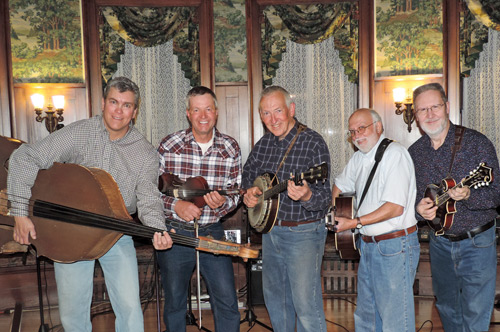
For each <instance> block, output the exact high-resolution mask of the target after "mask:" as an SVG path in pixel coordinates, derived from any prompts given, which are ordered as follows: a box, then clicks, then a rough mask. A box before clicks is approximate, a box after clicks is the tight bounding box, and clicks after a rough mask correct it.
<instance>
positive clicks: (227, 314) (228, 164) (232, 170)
mask: <svg viewBox="0 0 500 332" xmlns="http://www.w3.org/2000/svg"><path fill="white" fill-rule="evenodd" d="M186 115H187V117H188V119H189V121H190V123H191V127H190V128H188V129H185V130H181V131H178V132H176V133H173V134H170V135H168V136H167V137H165V138H164V139H163V141H162V142H161V143H160V146H159V148H158V152H159V153H160V155H161V159H160V171H161V173H167V172H168V173H172V174H174V175H177V176H178V177H179V178H180V179H181V180H182V181H185V180H187V179H188V178H191V177H195V176H202V177H203V178H205V180H206V181H207V183H208V185H209V187H210V189H213V190H221V189H232V188H239V187H240V185H241V151H240V147H239V146H238V143H237V142H236V140H234V139H233V138H232V137H229V136H227V135H224V134H222V133H220V132H219V131H218V130H217V129H216V128H215V124H216V122H217V115H218V113H217V98H216V96H215V94H214V93H213V91H212V90H210V89H209V88H206V87H203V86H200V87H195V88H193V89H191V90H190V91H189V92H188V95H187V98H186ZM203 198H204V200H205V202H206V205H205V206H204V207H202V208H199V207H197V206H196V205H195V204H193V203H191V202H188V201H184V200H181V199H178V198H174V197H169V196H164V197H163V200H164V210H165V216H166V218H167V228H168V229H169V230H170V229H175V231H176V232H177V233H178V234H183V235H188V236H194V220H195V219H196V220H197V221H198V223H199V235H200V236H211V237H213V238H214V239H216V240H221V239H222V238H223V236H224V229H223V228H222V224H221V223H220V222H219V220H220V218H222V217H223V216H225V215H226V214H227V213H229V212H230V211H232V210H234V209H235V208H236V206H237V204H238V201H239V196H238V195H234V196H222V195H220V194H219V193H218V192H217V191H212V192H210V193H208V194H206V195H204V196H203ZM158 262H159V265H160V271H161V280H162V284H163V290H164V292H165V308H164V313H163V317H164V320H165V325H166V327H167V331H175V332H182V331H185V330H186V307H187V296H188V285H189V280H190V278H191V275H192V273H193V270H194V268H195V264H196V254H195V250H194V249H193V248H188V247H185V246H182V245H174V246H173V247H172V248H171V249H170V250H166V251H159V252H158ZM200 272H201V274H202V275H203V279H204V280H205V284H206V285H207V289H208V292H209V295H210V305H211V307H212V311H213V313H214V323H215V330H216V331H224V332H226V331H228V332H230V331H234V332H236V331H239V330H240V327H239V326H240V314H239V311H238V302H237V298H236V290H235V285H234V272H233V265H232V260H231V258H230V257H229V256H224V255H220V256H215V255H212V254H210V253H200Z"/></svg>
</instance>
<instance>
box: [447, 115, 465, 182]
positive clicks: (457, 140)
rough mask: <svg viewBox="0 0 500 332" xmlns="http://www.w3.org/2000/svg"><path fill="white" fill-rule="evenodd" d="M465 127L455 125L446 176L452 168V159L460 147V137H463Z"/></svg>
mask: <svg viewBox="0 0 500 332" xmlns="http://www.w3.org/2000/svg"><path fill="white" fill-rule="evenodd" d="M464 132H465V127H464V126H459V125H455V142H454V144H453V149H452V153H451V161H450V169H449V170H448V176H447V177H451V170H452V169H453V161H455V154H456V153H457V151H458V150H459V149H460V146H461V145H462V138H463V137H464Z"/></svg>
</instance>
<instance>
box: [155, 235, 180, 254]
mask: <svg viewBox="0 0 500 332" xmlns="http://www.w3.org/2000/svg"><path fill="white" fill-rule="evenodd" d="M173 233H175V231H174V232H173ZM172 244H173V242H172V239H171V238H170V235H168V232H167V231H164V232H163V234H162V233H160V232H156V233H155V235H154V236H153V246H154V247H155V249H156V250H165V249H168V248H171V247H172Z"/></svg>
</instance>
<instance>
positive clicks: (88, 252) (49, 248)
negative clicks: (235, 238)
mask: <svg viewBox="0 0 500 332" xmlns="http://www.w3.org/2000/svg"><path fill="white" fill-rule="evenodd" d="M20 144H21V142H19V141H17V142H16V141H12V140H11V139H8V138H6V137H0V161H1V162H2V163H3V165H4V168H3V169H2V170H1V171H0V173H1V174H0V187H1V188H2V190H1V193H0V206H1V208H0V214H1V216H0V225H3V227H0V233H1V234H2V236H0V239H2V240H3V241H5V240H4V239H6V238H7V236H9V237H10V239H12V230H13V226H14V225H15V221H14V218H13V217H10V216H9V215H8V209H7V196H8V195H7V192H6V184H7V181H6V180H7V171H8V160H9V157H10V154H11V153H12V152H13V151H14V150H15V149H16V148H17V147H18V146H19V145H20ZM14 199H15V198H14ZM29 217H30V218H31V219H32V220H33V223H34V224H35V227H36V231H37V238H36V239H32V241H31V242H32V245H33V246H34V247H35V248H36V251H37V255H40V256H45V257H48V258H50V259H52V260H54V261H57V262H74V261H79V260H93V259H97V258H99V257H101V256H102V255H104V254H105V253H106V252H107V251H108V250H109V249H110V248H111V247H112V246H113V245H114V244H115V243H116V242H117V241H118V239H119V238H120V237H121V236H122V235H124V234H126V235H132V236H141V237H148V238H152V237H153V235H154V233H155V232H159V231H161V230H160V229H156V228H153V227H148V226H144V225H139V224H136V223H133V222H132V218H131V217H130V215H129V214H128V211H127V209H126V207H125V204H124V202H123V199H122V196H121V194H120V191H119V188H118V185H117V184H116V182H115V181H114V179H113V177H112V176H111V175H109V174H108V173H107V172H105V171H103V170H101V169H98V168H87V167H83V166H80V165H76V164H61V163H54V165H53V166H52V167H51V168H49V169H47V170H41V171H39V172H38V176H37V178H36V181H35V184H34V186H33V188H32V197H31V200H30V203H29ZM6 234H7V236H6ZM170 237H171V238H172V240H173V242H174V243H177V244H181V245H186V246H191V247H194V248H196V249H197V250H201V251H206V252H210V253H214V254H223V255H232V256H239V257H242V258H256V257H258V250H253V249H250V248H248V247H244V246H241V245H238V244H235V243H230V242H224V241H217V240H213V239H210V238H205V237H198V238H192V237H189V236H184V235H180V234H175V233H170ZM4 244H5V243H0V246H2V250H3V245H4ZM0 252H1V251H0Z"/></svg>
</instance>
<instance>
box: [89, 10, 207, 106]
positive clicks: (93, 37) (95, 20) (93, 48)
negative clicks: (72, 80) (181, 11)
mask: <svg viewBox="0 0 500 332" xmlns="http://www.w3.org/2000/svg"><path fill="white" fill-rule="evenodd" d="M82 6H83V20H82V21H83V28H84V29H83V31H84V36H85V44H86V46H85V50H86V59H87V61H86V63H87V64H88V70H87V71H86V73H87V77H86V81H87V82H88V88H87V91H88V104H89V109H90V114H91V115H94V114H99V113H100V112H101V100H102V78H101V66H100V59H101V55H100V50H99V7H103V6H140V7H147V6H150V7H162V6H165V7H173V6H189V7H198V10H199V12H198V14H199V15H198V17H199V20H200V22H199V24H200V72H201V84H203V85H206V86H209V87H211V88H212V89H213V88H214V87H215V73H214V67H215V65H214V61H215V60H214V56H213V54H214V40H213V2H212V1H211V0H183V1H181V0H155V1H153V0H121V1H120V0H82Z"/></svg>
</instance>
